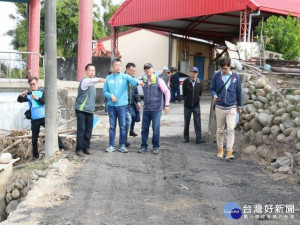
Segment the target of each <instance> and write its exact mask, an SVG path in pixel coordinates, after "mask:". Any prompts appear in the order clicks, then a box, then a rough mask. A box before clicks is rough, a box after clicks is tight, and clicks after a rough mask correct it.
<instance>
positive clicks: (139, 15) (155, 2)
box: [109, 0, 300, 26]
mask: <svg viewBox="0 0 300 225" xmlns="http://www.w3.org/2000/svg"><path fill="white" fill-rule="evenodd" d="M247 7H250V8H251V9H252V10H254V11H255V10H258V9H260V10H261V11H265V12H272V13H278V14H288V13H289V12H291V14H292V15H293V16H300V0H282V1H276V0H184V1H183V0H126V1H125V2H124V3H123V4H122V6H121V7H120V8H119V9H118V10H117V11H116V13H115V14H114V15H113V16H112V17H111V19H110V20H109V24H110V25H111V26H124V25H133V24H141V23H150V22H156V21H164V20H170V19H173V20H174V19H180V18H190V17H196V16H203V15H213V14H220V13H226V12H234V11H240V10H245V9H246V8H247Z"/></svg>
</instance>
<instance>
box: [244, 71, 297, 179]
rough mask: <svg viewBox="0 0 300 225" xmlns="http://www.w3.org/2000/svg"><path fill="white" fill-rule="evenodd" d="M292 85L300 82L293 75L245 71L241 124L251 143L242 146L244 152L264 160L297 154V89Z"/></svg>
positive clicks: (246, 139) (247, 141)
mask: <svg viewBox="0 0 300 225" xmlns="http://www.w3.org/2000/svg"><path fill="white" fill-rule="evenodd" d="M282 78H284V77H282ZM294 80H295V79H294ZM295 85H298V86H300V85H299V84H298V83H297V80H295V81H294V82H293V79H292V80H289V81H287V79H279V77H273V76H264V75H261V76H260V75H256V76H254V75H248V78H247V79H246V82H245V83H244V85H243V101H244V105H243V114H242V115H241V123H240V125H241V130H242V133H243V137H244V139H245V141H246V143H249V144H251V146H249V147H247V148H243V151H242V153H243V154H244V155H247V156H249V157H250V158H251V156H255V157H258V158H260V159H263V160H265V161H267V162H272V161H275V160H276V159H278V158H279V157H284V156H286V157H290V158H292V157H298V156H299V157H298V158H300V155H299V151H300V89H298V88H297V87H295ZM290 162H291V160H290ZM299 162H300V161H299ZM287 164H288V165H291V164H290V163H287ZM297 166H299V165H297ZM276 169H278V168H276ZM299 175H300V174H299Z"/></svg>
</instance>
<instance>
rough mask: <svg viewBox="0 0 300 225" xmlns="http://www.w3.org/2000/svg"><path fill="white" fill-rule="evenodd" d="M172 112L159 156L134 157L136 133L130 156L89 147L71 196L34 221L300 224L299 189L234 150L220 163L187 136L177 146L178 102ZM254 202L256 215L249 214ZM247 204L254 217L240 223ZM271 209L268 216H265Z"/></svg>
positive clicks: (101, 144) (208, 147)
mask: <svg viewBox="0 0 300 225" xmlns="http://www.w3.org/2000/svg"><path fill="white" fill-rule="evenodd" d="M208 107H209V98H204V100H202V110H201V111H202V121H203V130H204V131H205V130H207V122H208ZM171 110H172V111H171V113H170V115H169V116H166V115H164V116H163V118H162V132H161V134H162V138H161V151H160V154H159V155H153V154H152V153H151V152H148V153H146V154H139V153H137V149H138V148H139V146H140V135H139V136H138V137H136V138H130V141H131V142H132V144H133V145H132V146H131V147H130V148H129V150H130V152H129V153H128V154H124V153H120V152H114V153H106V152H105V148H106V146H107V144H108V143H107V142H108V138H107V137H104V138H101V139H100V141H97V142H94V143H93V145H92V149H93V155H92V156H86V157H85V158H84V159H83V161H84V166H83V167H82V169H81V170H80V171H78V172H76V173H75V176H74V177H73V178H72V179H71V180H70V186H71V187H72V196H73V198H69V199H68V200H66V201H65V202H64V203H63V204H62V205H60V206H56V207H55V208H52V209H48V210H46V211H45V214H44V217H43V220H42V222H41V223H40V224H43V225H46V224H47V225H50V224H74V225H75V224H76V225H77V224H103V225H104V224H105V225H106V224H107V225H123V224H130V225H132V224H139V225H140V224H145V225H146V224H159V225H176V224H189V225H191V224H272V225H274V224H299V221H300V220H299V218H300V213H299V207H300V205H299V202H300V195H299V186H297V185H294V184H289V183H285V182H282V181H274V180H273V179H271V178H270V177H269V176H268V175H267V174H265V173H264V172H263V171H262V170H261V169H260V167H259V166H258V165H256V164H255V163H253V162H249V161H243V160H241V159H240V157H239V154H238V153H236V156H237V159H236V160H234V161H227V160H218V159H217V158H216V145H215V144H200V145H196V144H195V142H194V139H193V138H191V142H189V143H182V132H183V117H182V111H183V110H182V104H173V105H172V106H171ZM105 119H106V118H104V120H105ZM205 124H206V125H205ZM191 129H192V127H191ZM229 202H236V203H237V204H239V206H240V208H241V211H242V212H243V215H242V217H241V218H240V219H237V220H233V219H228V218H226V217H225V216H224V213H223V212H224V206H225V205H226V204H227V203H229ZM258 204H261V205H262V207H263V208H262V213H254V207H256V205H258ZM287 204H288V205H294V213H290V214H289V213H286V208H284V213H281V214H280V213H279V214H276V213H275V207H276V206H278V205H281V206H283V205H284V207H285V206H286V205H287ZM245 205H246V206H250V207H251V208H252V212H251V213H250V214H247V215H248V216H249V217H251V216H252V217H254V218H252V219H251V218H244V216H245V215H246V214H245V213H244V211H243V207H244V206H245ZM270 205H273V212H271V213H270V211H269V213H265V207H266V206H267V207H269V206H270ZM262 215H265V219H263V218H262ZM267 215H270V217H271V218H270V219H268V218H267ZM273 215H276V216H277V218H274V219H273ZM279 215H282V217H284V216H285V215H287V216H288V217H289V218H285V219H284V218H282V219H281V218H278V217H279ZM291 215H294V218H295V219H291V218H290V216H291ZM258 216H259V219H255V217H258Z"/></svg>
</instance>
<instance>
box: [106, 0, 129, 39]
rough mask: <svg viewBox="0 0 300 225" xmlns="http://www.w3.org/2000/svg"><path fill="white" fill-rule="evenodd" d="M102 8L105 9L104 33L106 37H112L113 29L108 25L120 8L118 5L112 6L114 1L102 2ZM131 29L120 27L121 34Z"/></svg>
mask: <svg viewBox="0 0 300 225" xmlns="http://www.w3.org/2000/svg"><path fill="white" fill-rule="evenodd" d="M101 5H102V7H103V8H104V13H103V22H104V32H105V34H106V36H110V35H111V27H110V25H109V24H108V21H109V20H110V18H111V17H112V15H113V14H114V13H115V12H116V11H117V9H118V8H119V7H120V5H118V4H112V0H102V2H101ZM129 29H130V27H118V31H119V32H123V31H126V30H129Z"/></svg>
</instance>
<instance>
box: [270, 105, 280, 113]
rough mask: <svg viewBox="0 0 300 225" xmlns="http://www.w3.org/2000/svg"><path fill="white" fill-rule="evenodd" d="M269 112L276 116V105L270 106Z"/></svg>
mask: <svg viewBox="0 0 300 225" xmlns="http://www.w3.org/2000/svg"><path fill="white" fill-rule="evenodd" d="M269 110H270V112H271V113H272V114H274V115H275V114H276V112H277V110H278V107H277V106H276V105H272V106H270V107H269Z"/></svg>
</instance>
